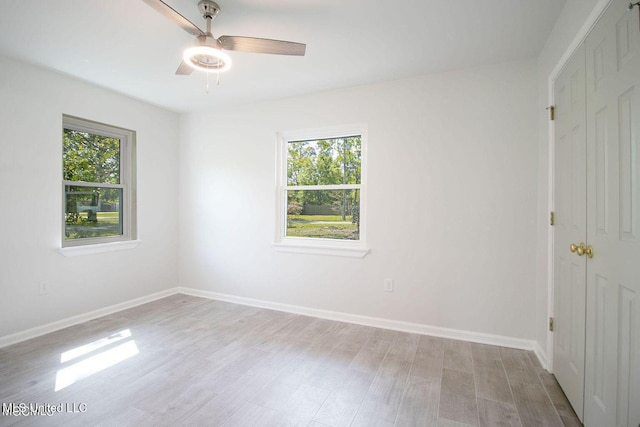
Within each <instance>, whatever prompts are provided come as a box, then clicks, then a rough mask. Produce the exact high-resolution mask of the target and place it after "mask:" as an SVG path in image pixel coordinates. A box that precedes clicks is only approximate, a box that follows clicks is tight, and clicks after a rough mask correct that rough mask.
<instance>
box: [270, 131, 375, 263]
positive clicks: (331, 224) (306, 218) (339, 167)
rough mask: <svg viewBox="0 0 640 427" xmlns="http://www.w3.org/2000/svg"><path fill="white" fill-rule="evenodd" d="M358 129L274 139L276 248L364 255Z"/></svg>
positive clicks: (362, 145) (362, 171)
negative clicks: (276, 209) (275, 151)
mask: <svg viewBox="0 0 640 427" xmlns="http://www.w3.org/2000/svg"><path fill="white" fill-rule="evenodd" d="M365 147H366V132H365V128H364V126H349V127H339V128H327V129H316V130H306V131H298V132H286V133H282V134H281V135H279V138H278V174H279V178H278V227H277V228H278V231H277V233H278V235H277V239H276V240H277V245H276V247H278V248H279V249H283V250H288V251H291V250H293V251H295V252H312V253H322V254H330V255H347V256H358V257H362V256H364V255H365V254H366V253H367V252H368V250H367V249H366V247H365V217H366V215H365V214H366V212H365V163H366V162H365V156H366V149H365Z"/></svg>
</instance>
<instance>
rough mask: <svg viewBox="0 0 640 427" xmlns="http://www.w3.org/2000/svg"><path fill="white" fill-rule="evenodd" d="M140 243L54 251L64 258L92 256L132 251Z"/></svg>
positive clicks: (129, 241)
mask: <svg viewBox="0 0 640 427" xmlns="http://www.w3.org/2000/svg"><path fill="white" fill-rule="evenodd" d="M140 243H142V240H127V241H125V242H111V243H99V244H97V245H86V246H69V247H66V248H59V249H56V250H57V251H58V253H60V254H62V255H64V256H80V255H92V254H101V253H105V252H115V251H124V250H127V249H133V248H135V247H136V246H138V245H139V244H140Z"/></svg>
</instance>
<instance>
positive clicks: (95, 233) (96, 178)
mask: <svg viewBox="0 0 640 427" xmlns="http://www.w3.org/2000/svg"><path fill="white" fill-rule="evenodd" d="M62 147H63V148H62V169H63V171H62V175H63V176H62V189H63V213H64V215H63V221H64V224H63V233H62V246H63V247H69V246H81V245H93V244H98V243H110V242H118V241H124V240H133V239H135V215H134V206H135V199H134V194H135V179H134V178H135V175H134V173H133V169H134V156H135V132H133V131H130V130H126V129H120V128H117V127H113V126H108V125H104V124H100V123H95V122H91V121H88V120H84V119H79V118H76V117H70V116H63V132H62Z"/></svg>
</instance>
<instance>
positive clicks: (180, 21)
mask: <svg viewBox="0 0 640 427" xmlns="http://www.w3.org/2000/svg"><path fill="white" fill-rule="evenodd" d="M144 2H145V3H147V4H148V5H149V6H151V7H153V8H154V9H155V10H157V11H158V12H160V13H161V14H162V15H164V16H166V17H167V18H169V19H170V20H171V21H173V22H174V23H176V24H177V25H178V26H179V27H180V28H182V29H183V30H185V31H186V32H188V33H189V34H192V35H194V36H196V41H195V43H194V45H193V46H192V47H190V48H188V49H186V50H185V51H184V54H183V57H182V62H181V63H180V66H179V67H178V69H177V70H176V74H179V75H188V74H191V72H192V71H193V70H200V71H204V72H207V73H220V72H223V71H227V70H228V69H229V68H230V67H231V57H229V55H227V54H226V53H225V52H224V50H237V51H240V52H252V53H270V54H276V55H295V56H304V54H305V50H306V47H307V45H305V44H304V43H295V42H290V41H283V40H272V39H261V38H256V37H242V36H220V37H218V38H215V37H214V36H213V34H211V21H213V18H215V17H216V16H217V15H218V13H220V6H218V4H217V3H216V2H214V1H212V0H200V2H199V3H198V10H199V11H200V13H202V16H203V17H204V19H206V20H207V31H202V30H201V29H200V28H198V27H197V26H196V25H195V24H193V23H192V22H191V21H189V20H188V19H187V18H185V17H184V16H182V15H181V14H180V13H178V12H177V11H176V10H175V9H173V8H172V7H171V6H169V5H168V4H166V3H165V2H164V1H162V0H144Z"/></svg>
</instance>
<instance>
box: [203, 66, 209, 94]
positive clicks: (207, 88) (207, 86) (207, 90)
mask: <svg viewBox="0 0 640 427" xmlns="http://www.w3.org/2000/svg"><path fill="white" fill-rule="evenodd" d="M207 68H209V67H207ZM205 74H206V75H207V84H206V85H205V87H204V90H205V92H207V93H209V73H205Z"/></svg>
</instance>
